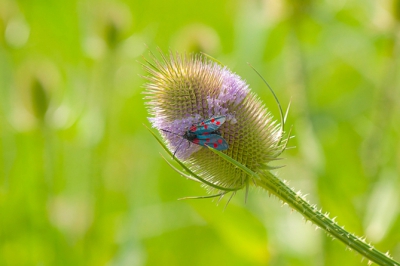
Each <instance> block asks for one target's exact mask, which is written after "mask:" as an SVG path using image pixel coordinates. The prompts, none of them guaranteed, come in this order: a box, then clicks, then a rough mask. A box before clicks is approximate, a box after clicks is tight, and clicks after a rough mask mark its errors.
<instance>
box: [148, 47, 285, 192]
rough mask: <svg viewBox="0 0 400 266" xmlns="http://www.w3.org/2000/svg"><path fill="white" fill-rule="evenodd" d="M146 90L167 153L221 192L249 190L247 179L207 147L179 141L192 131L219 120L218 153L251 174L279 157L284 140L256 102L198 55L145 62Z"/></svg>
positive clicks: (246, 88) (234, 78) (231, 76)
mask: <svg viewBox="0 0 400 266" xmlns="http://www.w3.org/2000/svg"><path fill="white" fill-rule="evenodd" d="M146 62H147V63H146V64H145V69H146V70H147V72H148V73H149V75H148V76H147V77H146V78H147V80H148V81H149V82H148V83H147V84H146V86H145V94H147V96H146V99H147V106H148V110H149V113H150V114H151V116H152V117H151V118H150V121H151V123H152V124H153V127H155V128H157V129H158V130H159V131H160V133H161V135H162V136H163V138H164V140H165V142H166V143H167V146H168V147H169V149H170V151H172V152H175V151H176V157H177V158H178V159H180V160H181V161H183V162H184V164H185V165H186V166H187V167H188V168H189V169H190V170H191V171H193V172H194V173H195V174H197V175H199V176H201V177H202V178H203V179H204V180H207V181H208V182H209V183H211V184H214V185H216V186H219V187H223V188H238V187H240V188H241V187H243V186H244V185H246V184H248V181H249V176H248V175H247V174H246V173H244V172H243V171H242V170H240V169H238V168H237V167H234V166H233V165H232V164H231V163H229V162H227V161H226V160H224V159H222V158H221V157H220V156H219V155H217V154H215V153H214V152H212V151H211V150H209V149H208V148H207V147H204V146H200V145H196V144H193V143H190V141H188V140H187V139H183V138H182V136H184V134H185V132H187V131H188V130H189V129H190V128H191V126H193V125H196V124H197V123H201V122H202V121H205V120H207V119H209V118H211V117H219V116H224V117H225V119H226V121H225V123H223V124H222V125H221V127H220V128H219V133H220V135H221V137H222V138H223V139H225V140H226V142H227V143H228V145H229V148H228V149H227V150H224V151H223V153H225V154H226V155H228V156H229V157H231V158H233V159H234V160H236V161H237V162H239V163H241V164H242V165H244V166H246V167H247V168H249V169H251V170H252V171H253V172H255V173H261V172H265V171H268V169H269V168H268V164H269V163H270V162H271V160H274V159H276V158H277V156H279V155H280V154H281V153H282V150H283V149H284V147H285V144H286V142H287V138H286V139H284V137H283V133H284V132H283V127H282V126H281V125H280V124H279V123H277V122H276V121H275V120H274V119H273V117H272V116H271V114H270V113H269V112H268V110H267V108H266V107H265V106H264V104H263V103H262V102H261V101H260V100H259V98H258V97H257V96H256V95H255V94H254V93H252V92H251V91H250V89H249V86H248V85H247V84H246V82H245V81H243V80H242V79H241V78H240V77H239V76H238V75H236V74H234V73H232V72H231V71H230V70H229V69H227V68H226V67H223V66H221V65H219V64H217V63H215V62H214V61H211V60H210V59H208V58H207V57H205V56H203V55H191V56H187V55H183V56H182V55H179V54H176V55H173V54H172V53H170V54H169V55H167V56H164V55H162V59H161V60H158V59H156V57H155V56H154V55H153V58H152V60H146Z"/></svg>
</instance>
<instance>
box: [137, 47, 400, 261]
mask: <svg viewBox="0 0 400 266" xmlns="http://www.w3.org/2000/svg"><path fill="white" fill-rule="evenodd" d="M160 56H161V59H157V57H156V56H155V55H154V54H151V57H152V58H151V59H150V60H147V59H145V61H146V62H145V63H144V64H143V65H144V67H145V69H146V71H147V72H148V74H149V75H148V76H146V77H145V78H146V79H147V81H148V83H147V84H146V85H145V91H144V93H145V94H146V97H145V99H146V104H147V107H148V111H149V113H150V115H151V117H150V118H149V120H150V122H151V123H152V125H153V127H154V128H156V129H158V131H159V132H160V134H161V135H162V137H163V140H161V139H160V138H159V137H158V136H157V135H156V134H155V133H154V132H153V131H151V130H150V132H151V133H152V134H153V135H154V136H155V137H156V139H157V140H158V141H159V143H160V144H161V145H162V146H163V147H164V149H165V150H166V151H167V152H168V153H169V154H170V155H171V156H172V158H173V159H175V160H176V161H177V162H178V164H179V165H180V167H181V168H182V169H183V170H180V169H178V167H175V166H173V164H172V163H171V162H169V161H168V160H167V159H166V160H167V162H168V164H170V166H171V167H173V168H174V169H175V170H176V171H177V172H179V173H180V174H181V175H183V176H185V177H187V178H189V179H193V180H197V181H200V182H202V183H203V184H204V185H205V186H206V187H207V188H208V189H209V190H210V191H211V190H217V193H215V194H213V195H210V196H204V197H196V198H207V197H218V196H219V197H222V196H224V195H225V194H227V193H230V192H233V193H232V195H234V194H235V192H236V191H238V190H240V189H242V188H246V195H247V192H248V188H249V185H250V184H255V185H256V186H258V187H261V188H263V189H265V190H267V191H268V192H269V193H271V194H272V195H274V196H276V197H277V198H279V199H280V200H282V202H284V203H286V204H288V205H289V206H290V207H291V208H293V209H295V210H297V211H298V212H299V213H300V214H301V215H303V217H304V218H305V219H306V221H311V222H312V223H314V224H315V225H316V226H317V228H321V229H323V230H325V232H326V233H327V234H328V235H329V236H331V237H332V238H334V239H338V240H340V241H341V242H343V243H344V244H345V245H346V246H347V247H348V248H349V249H351V250H355V251H357V252H358V253H359V254H361V255H362V256H364V257H366V258H367V259H368V260H369V262H375V263H377V264H379V265H400V264H399V263H398V262H396V261H394V260H393V259H392V258H391V257H390V256H389V254H388V252H387V253H385V254H384V253H382V252H380V251H378V250H376V249H375V248H374V247H373V246H371V245H370V244H368V243H367V242H366V241H365V238H364V237H357V236H356V235H354V234H351V233H349V232H348V231H346V230H345V229H344V228H343V227H341V226H339V225H338V224H337V223H336V222H335V220H334V219H331V218H330V217H329V215H328V213H323V212H322V211H321V210H320V209H318V208H317V206H316V205H311V204H310V203H309V202H308V201H307V200H306V198H305V196H303V195H301V194H300V193H296V192H294V191H293V190H292V189H291V188H289V187H288V185H287V184H286V182H284V181H282V180H280V179H279V178H278V177H276V176H275V175H274V173H273V172H271V170H273V169H274V167H272V166H271V164H270V163H271V162H272V161H274V160H277V159H278V158H279V156H280V155H281V154H282V152H283V151H284V150H285V149H286V147H287V144H288V141H289V139H290V131H289V132H285V120H286V115H287V112H286V114H285V115H284V114H283V112H282V108H281V105H280V103H279V101H278V99H277V97H276V95H275V93H274V92H273V91H272V89H271V88H270V87H269V85H268V83H266V82H265V83H266V85H267V86H268V88H270V89H271V92H272V95H273V97H275V100H276V102H277V104H278V106H279V111H280V123H278V122H277V121H276V120H274V119H273V117H272V115H271V114H270V113H269V112H268V109H267V108H266V106H265V105H264V104H263V103H262V102H261V100H260V99H259V98H258V97H257V96H256V95H255V94H254V93H253V92H251V91H250V89H249V86H248V85H247V84H246V83H245V82H244V81H243V80H242V79H241V78H240V77H239V76H238V75H236V74H234V73H232V72H231V71H230V70H228V69H227V68H226V67H224V66H222V65H221V64H220V63H218V62H216V60H211V59H210V57H208V56H204V55H179V54H172V53H171V52H170V53H169V55H163V53H162V52H161V53H160ZM256 73H257V74H258V75H260V74H259V73H258V72H257V71H256ZM260 77H261V75H260ZM261 78H262V77H261ZM264 81H265V80H264ZM210 119H211V120H210ZM213 119H216V120H218V121H221V123H220V124H219V125H218V126H215V127H214V129H215V131H208V132H207V134H215V136H214V137H215V138H218V139H220V138H222V139H223V140H224V141H226V143H227V147H228V148H227V149H225V148H224V149H220V150H217V149H214V148H212V146H208V145H197V144H199V142H196V141H194V140H195V138H196V137H199V136H197V135H196V132H197V129H196V127H197V126H200V125H201V123H202V122H203V123H213V122H211V121H214V120H213ZM199 134H200V133H199ZM201 137H204V136H201ZM199 138H200V137H199ZM198 140H199V139H198ZM203 140H204V139H203ZM192 142H193V143H192ZM196 143H197V144H196ZM203 144H204V143H203ZM224 144H225V142H224Z"/></svg>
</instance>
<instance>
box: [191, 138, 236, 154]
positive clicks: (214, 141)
mask: <svg viewBox="0 0 400 266" xmlns="http://www.w3.org/2000/svg"><path fill="white" fill-rule="evenodd" d="M193 143H196V144H198V145H201V146H209V147H211V148H214V149H216V150H219V151H224V150H227V149H228V148H229V145H228V143H227V142H226V140H225V139H224V138H223V137H221V136H220V135H217V134H206V135H198V136H197V138H196V140H195V141H193Z"/></svg>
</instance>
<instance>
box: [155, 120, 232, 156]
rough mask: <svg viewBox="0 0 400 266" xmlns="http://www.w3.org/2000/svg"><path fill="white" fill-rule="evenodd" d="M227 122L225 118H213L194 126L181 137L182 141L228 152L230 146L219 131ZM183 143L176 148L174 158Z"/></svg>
mask: <svg viewBox="0 0 400 266" xmlns="http://www.w3.org/2000/svg"><path fill="white" fill-rule="evenodd" d="M225 121H226V117H225V116H216V117H211V118H209V119H207V120H205V121H203V122H200V123H197V124H194V125H192V126H191V127H190V128H189V129H188V130H187V131H186V132H185V134H183V135H179V136H181V137H182V141H183V140H185V139H186V140H188V141H189V143H194V144H197V145H200V146H208V147H211V148H214V149H216V150H219V151H223V150H227V149H228V147H229V145H228V143H227V142H226V140H225V139H224V138H223V137H222V136H221V132H220V131H219V128H220V126H221V125H222V124H223V123H225ZM161 130H162V131H165V132H168V133H172V134H175V135H177V134H176V133H174V132H171V131H168V130H165V129H161ZM182 141H181V142H180V143H179V145H178V147H177V148H176V150H175V152H174V156H175V154H176V152H177V151H178V149H179V147H180V145H181V144H182Z"/></svg>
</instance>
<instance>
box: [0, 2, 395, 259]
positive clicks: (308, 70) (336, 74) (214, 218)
mask: <svg viewBox="0 0 400 266" xmlns="http://www.w3.org/2000/svg"><path fill="white" fill-rule="evenodd" d="M399 22H400V4H399V2H398V1H396V0H387V1H367V2H366V1H362V0H353V1H333V0H329V1H328V0H327V1H313V0H308V1H294V0H286V1H278V0H269V1H268V0H265V1H253V0H251V1H245V0H242V1H240V0H236V1H228V0H224V1H212V0H205V1H192V0H189V1H183V0H181V1H179V0H174V1H161V0H158V1H151V0H150V1H144V0H136V1H90V0H86V1H85V0H82V1H76V0H72V1H54V0H51V1H43V0H42V1H39V0H32V1H14V0H1V1H0V106H1V108H0V152H1V154H0V155H1V159H0V265H134V266H136V265H274V266H275V265H277V266H278V265H279V266H281V265H307V266H310V265H367V261H366V260H364V261H363V260H362V257H361V256H360V255H358V254H356V253H354V252H351V251H349V250H348V249H346V248H345V246H344V245H343V244H342V243H340V242H339V241H337V240H332V239H331V238H330V237H327V236H326V235H325V233H324V232H323V231H322V230H316V227H315V226H314V225H311V224H310V223H306V222H305V221H304V220H303V218H302V216H301V215H299V214H298V213H296V212H294V211H292V210H291V209H290V208H289V207H287V206H286V205H283V204H282V203H281V202H280V201H278V200H277V199H275V198H274V197H270V196H269V195H268V193H266V192H264V191H262V190H260V189H255V188H252V189H250V193H249V195H248V198H247V202H245V192H239V193H237V194H236V196H235V197H233V198H232V200H231V201H230V203H229V204H228V205H226V204H227V201H228V198H223V199H222V200H221V201H218V200H211V199H205V200H183V201H178V200H177V199H178V198H181V197H185V196H201V195H206V191H205V190H204V189H203V188H202V187H201V186H200V185H199V184H198V183H195V182H192V181H189V180H186V179H185V178H183V177H181V176H179V174H178V173H176V172H174V170H172V169H171V168H170V167H169V166H168V165H167V163H166V162H165V161H163V159H162V157H161V155H160V152H161V153H163V154H165V153H164V152H163V150H162V148H161V146H160V145H159V144H158V143H157V141H156V140H155V139H154V138H153V137H152V136H151V134H150V133H149V132H148V131H147V130H146V128H145V127H144V126H143V124H146V125H149V122H148V120H147V117H148V114H147V111H146V107H145V104H144V103H145V101H144V95H143V93H142V92H143V84H144V83H145V82H146V81H145V79H144V78H143V75H146V74H145V73H144V70H143V68H142V66H141V63H143V62H144V59H143V57H146V58H149V52H150V51H152V52H154V53H155V54H156V55H157V53H158V48H159V49H161V50H162V51H163V52H165V53H167V52H168V51H169V50H171V51H177V52H180V53H185V52H186V53H191V52H205V53H207V54H209V55H211V56H213V57H215V58H216V59H218V60H219V61H220V62H222V63H223V64H225V65H227V66H228V67H229V68H230V69H231V70H232V71H234V72H236V73H237V74H238V75H240V76H241V77H243V79H245V80H246V81H247V82H248V83H249V84H250V87H251V88H252V90H253V91H254V92H256V93H257V94H258V95H259V96H260V98H261V99H262V100H263V101H264V102H265V103H266V104H267V106H268V107H269V109H270V111H271V112H272V113H273V114H274V115H275V117H276V118H277V119H279V113H278V107H277V105H276V103H275V102H274V100H273V97H272V95H271V93H270V92H269V91H268V88H267V87H266V86H265V85H264V84H263V82H262V80H261V79H260V78H259V77H258V76H257V74H256V73H255V72H254V71H253V70H252V69H251V68H250V67H249V66H248V64H247V63H251V64H252V66H254V67H255V68H256V69H257V70H258V71H259V72H260V73H261V74H262V75H263V76H264V78H265V79H266V80H267V81H268V82H269V84H270V85H271V86H272V87H273V89H274V90H275V93H276V94H277V96H278V97H279V99H280V102H281V104H282V106H283V108H285V109H286V108H287V106H288V105H289V103H291V109H290V112H289V115H288V124H289V125H293V130H292V134H293V135H294V136H295V138H293V139H292V140H291V141H290V143H289V146H290V147H292V149H290V150H288V151H286V152H285V153H284V154H283V156H282V157H283V160H281V161H279V162H278V163H277V165H285V167H284V168H281V169H279V170H277V171H276V173H277V174H278V176H279V177H281V178H282V179H285V180H288V181H289V183H290V185H291V186H293V187H294V188H295V190H296V191H297V190H301V192H302V193H303V194H308V196H307V198H308V199H309V200H310V202H312V203H316V204H318V206H320V207H321V208H322V209H323V210H324V211H326V212H329V213H330V215H331V217H337V218H336V221H337V222H338V223H339V224H341V225H344V226H345V228H346V229H347V230H348V231H350V232H354V233H355V234H357V235H359V236H365V237H366V238H367V240H368V242H371V243H372V244H373V245H374V246H375V247H376V248H378V249H379V250H381V251H383V252H386V251H389V252H390V254H391V255H392V256H393V257H394V258H395V259H396V260H397V261H400V196H399V195H400V193H399V190H400V140H399V139H400V118H399V117H400V107H399V106H400V104H399V103H400V80H399V77H400V68H399V67H400V65H399V64H400V62H399V58H400V57H399V56H400V35H399V32H400V27H399V25H400V24H399Z"/></svg>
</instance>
